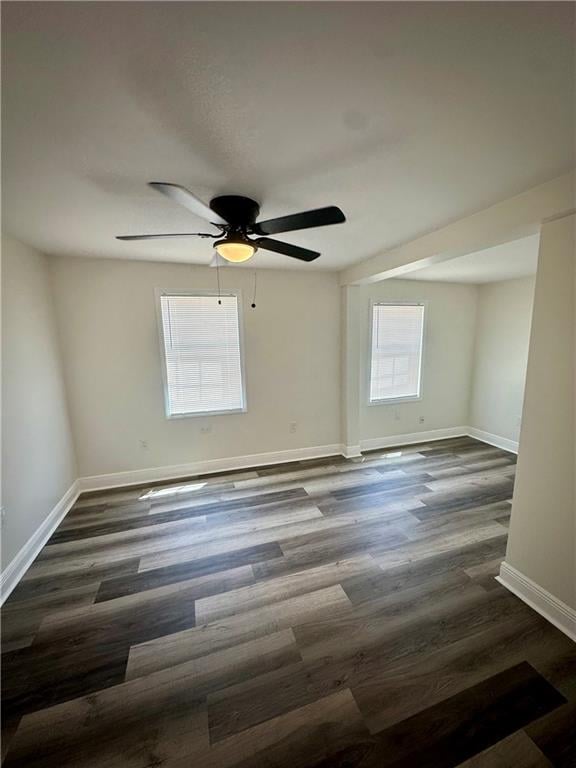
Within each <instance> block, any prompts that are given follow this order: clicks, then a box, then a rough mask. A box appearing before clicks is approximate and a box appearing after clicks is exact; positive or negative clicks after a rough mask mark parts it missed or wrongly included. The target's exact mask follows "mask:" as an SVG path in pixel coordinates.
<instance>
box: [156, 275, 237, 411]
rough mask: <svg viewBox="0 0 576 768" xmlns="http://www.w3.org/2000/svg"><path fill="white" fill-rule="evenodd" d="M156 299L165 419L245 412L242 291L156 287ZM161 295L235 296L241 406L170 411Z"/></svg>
mask: <svg viewBox="0 0 576 768" xmlns="http://www.w3.org/2000/svg"><path fill="white" fill-rule="evenodd" d="M154 293H155V300H156V322H157V326H158V337H159V341H160V365H161V369H162V389H163V394H164V415H165V417H166V419H170V420H171V419H194V418H199V417H200V418H201V417H206V416H228V415H231V414H239V413H247V411H248V401H247V398H246V368H245V364H244V360H245V346H244V317H243V312H242V291H240V290H227V291H220V293H218V292H217V291H182V290H173V291H170V290H166V289H163V288H156V289H155V291H154ZM163 296H168V297H170V296H214V298H218V296H235V297H236V306H237V307H238V342H239V349H240V377H241V386H242V407H241V408H226V409H224V410H209V411H188V412H186V413H170V397H169V392H168V369H167V366H166V346H165V343H164V323H163V318H162V301H161V300H162V297H163Z"/></svg>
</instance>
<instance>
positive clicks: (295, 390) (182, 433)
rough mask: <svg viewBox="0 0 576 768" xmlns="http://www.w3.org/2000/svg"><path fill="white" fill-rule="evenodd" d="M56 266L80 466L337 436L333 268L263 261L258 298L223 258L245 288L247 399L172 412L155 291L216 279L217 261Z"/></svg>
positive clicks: (272, 447)
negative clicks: (226, 410)
mask: <svg viewBox="0 0 576 768" xmlns="http://www.w3.org/2000/svg"><path fill="white" fill-rule="evenodd" d="M52 273H53V281H54V290H55V296H56V298H57V307H58V316H59V322H60V328H61V336H62V345H63V352H64V360H65V373H66V381H67V385H68V390H69V398H70V405H71V414H72V423H73V429H74V435H75V440H76V445H77V454H78V465H79V473H80V475H81V476H91V475H99V474H107V473H112V472H120V471H127V470H135V469H145V468H148V467H163V466H174V465H181V464H188V463H192V462H196V461H204V460H209V459H218V458H227V457H233V456H244V455H246V454H255V453H263V452H268V451H281V450H287V449H296V448H309V447H316V446H331V445H339V443H340V400H339V398H340V371H339V366H340V315H339V312H340V308H339V300H340V289H339V286H338V277H337V275H336V274H334V273H325V272H323V273H321V272H304V271H276V270H263V271H261V272H259V273H258V298H257V308H256V310H252V309H250V303H251V291H252V285H253V272H252V271H251V270H246V269H233V268H232V267H229V268H226V269H222V270H221V271H220V275H221V280H222V287H223V289H226V288H228V289H240V290H242V292H243V309H244V330H245V354H246V361H245V369H246V377H247V381H246V388H247V401H248V411H247V413H245V414H229V415H220V416H211V417H195V418H183V419H172V420H167V419H166V418H165V414H164V402H163V391H162V375H161V366H160V361H161V358H160V345H159V338H158V327H157V317H156V306H155V295H154V291H155V289H156V288H161V289H167V290H177V289H182V290H194V289H199V290H212V289H215V287H216V270H215V269H210V268H208V267H191V266H187V265H182V264H168V263H150V262H141V261H120V260H106V259H75V258H56V259H53V262H52ZM291 422H297V430H296V432H295V433H291V432H290V431H289V427H290V423H291ZM206 426H209V427H211V430H212V431H211V432H210V433H209V434H203V433H202V432H201V429H202V428H203V427H206ZM141 440H144V441H146V442H147V444H148V449H144V448H142V446H141V443H140V441H141Z"/></svg>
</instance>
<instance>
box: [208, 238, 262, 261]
mask: <svg viewBox="0 0 576 768" xmlns="http://www.w3.org/2000/svg"><path fill="white" fill-rule="evenodd" d="M214 248H215V249H216V251H217V252H218V254H219V255H220V256H222V258H223V259H226V261H231V262H233V263H235V264H240V263H241V262H243V261H248V259H251V258H252V256H254V254H255V253H256V246H254V245H253V244H252V243H250V242H248V241H246V240H218V242H216V243H214Z"/></svg>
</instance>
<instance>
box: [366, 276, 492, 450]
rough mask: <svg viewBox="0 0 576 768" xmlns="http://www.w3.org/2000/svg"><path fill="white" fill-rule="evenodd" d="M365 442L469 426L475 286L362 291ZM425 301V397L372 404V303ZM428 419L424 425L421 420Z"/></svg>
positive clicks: (410, 283) (390, 285)
mask: <svg viewBox="0 0 576 768" xmlns="http://www.w3.org/2000/svg"><path fill="white" fill-rule="evenodd" d="M356 291H357V294H356V295H357V311H358V312H359V313H360V323H359V325H360V345H361V346H360V361H361V363H360V439H361V442H362V441H366V440H373V439H376V438H382V437H388V436H393V435H400V434H405V433H414V432H424V431H428V430H433V429H444V428H448V427H463V426H466V425H467V424H468V409H469V401H470V385H471V370H472V355H473V349H474V329H475V319H476V293H477V291H476V286H474V285H457V284H452V283H432V282H425V281H422V282H418V281H414V280H394V279H393V280H385V281H383V282H380V283H373V284H368V285H363V286H360V287H359V288H357V289H356ZM371 300H374V301H424V302H426V309H425V327H424V347H423V359H422V397H421V399H420V400H417V401H414V402H406V403H401V404H390V405H368V375H369V354H370V350H369V324H370V301H371ZM420 417H423V419H424V422H423V423H420V421H419V419H420Z"/></svg>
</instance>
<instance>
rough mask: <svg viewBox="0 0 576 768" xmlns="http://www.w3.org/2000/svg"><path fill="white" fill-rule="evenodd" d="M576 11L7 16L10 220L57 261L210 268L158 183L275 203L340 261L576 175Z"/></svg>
mask: <svg viewBox="0 0 576 768" xmlns="http://www.w3.org/2000/svg"><path fill="white" fill-rule="evenodd" d="M573 14H574V6H573V5H572V4H571V3H552V2H544V3H536V2H534V3H531V2H529V3H522V2H512V3H500V2H498V3H486V4H484V3H468V2H464V3H458V2H450V3H446V4H444V3H367V4H364V3H360V2H354V3H352V2H350V3H247V4H245V3H242V2H237V3H230V4H228V3H219V2H211V3H172V2H169V3H161V2H158V3H156V2H146V3H138V2H130V3H99V2H90V3H74V2H65V3H51V2H48V3H39V4H38V3H32V2H25V3H14V2H10V3H4V4H3V6H2V16H3V37H4V45H3V58H4V62H3V64H4V66H3V102H4V103H3V107H4V109H3V114H4V121H3V182H4V190H3V192H4V195H3V196H4V200H3V210H4V226H5V228H6V229H7V230H8V231H9V232H11V233H12V234H14V235H15V236H16V237H19V238H20V239H22V240H25V241H27V242H29V243H31V244H32V245H35V246H37V247H38V248H40V249H42V250H44V251H45V252H47V253H57V254H71V255H77V256H99V257H113V258H142V259H153V260H168V261H190V262H195V263H204V264H206V263H209V261H210V259H211V256H212V251H211V248H210V245H209V243H208V242H207V241H202V240H200V241H172V242H168V243H162V242H153V243H150V244H142V243H130V244H126V243H119V242H117V241H115V240H114V235H116V234H123V233H131V232H136V233H137V232H155V231H166V232H170V231H179V230H180V231H182V230H184V231H186V230H188V231H194V230H195V229H197V228H202V224H201V222H200V221H199V220H198V219H196V218H195V217H194V216H193V215H192V214H190V213H188V212H187V211H186V210H184V209H181V208H179V207H177V206H176V205H174V204H171V203H170V202H169V201H167V200H165V199H163V198H162V197H160V196H159V195H158V194H156V193H154V192H153V191H151V190H149V189H148V188H147V187H146V181H148V180H161V181H172V182H177V183H180V184H183V185H185V186H187V187H189V188H190V189H192V190H194V191H195V192H196V193H197V194H198V195H200V196H202V197H203V198H204V199H205V200H209V199H210V198H211V197H212V196H214V195H216V194H219V193H241V194H247V195H251V196H254V197H255V198H257V199H258V200H259V201H261V203H262V213H263V216H265V217H267V218H268V217H272V216H276V215H282V214H286V213H292V212H295V211H298V210H302V209H306V208H314V207H319V206H322V205H329V204H335V205H339V206H340V207H341V208H342V209H343V210H344V211H345V213H346V215H347V217H348V222H347V223H346V224H344V225H340V226H336V227H332V228H327V229H324V230H316V231H311V230H310V231H306V232H302V233H297V234H294V235H291V236H289V235H286V236H285V238H286V240H291V241H292V242H295V243H298V244H302V245H304V246H307V247H310V248H314V249H318V250H320V251H322V254H323V255H322V258H321V259H319V260H318V261H317V262H315V264H314V265H311V266H307V265H303V264H301V263H299V262H295V261H292V260H290V259H287V258H285V257H282V256H278V255H274V254H264V253H259V254H257V256H256V257H255V259H254V261H253V262H249V264H256V265H258V266H272V267H300V268H305V269H310V268H328V269H340V268H342V267H344V266H346V265H349V264H351V263H353V262H355V261H359V260H361V259H364V258H367V257H369V256H372V255H374V254H376V253H378V252H381V251H382V250H385V249H387V248H389V247H391V246H394V245H396V244H398V243H401V242H405V241H407V240H410V239H412V238H414V237H415V236H417V235H420V234H422V233H425V232H427V231H430V230H431V229H434V228H436V227H439V226H442V225H444V224H446V223H448V222H449V221H452V220H454V219H457V218H459V217H461V216H464V215H467V214H469V213H471V212H473V211H476V210H479V209H481V208H483V207H485V206H487V205H490V204H492V203H495V202H497V201H498V200H502V199H505V198H506V197H509V196H510V195H513V194H516V193H519V192H521V191H523V190H525V189H527V188H529V187H531V186H534V185H536V184H538V183H541V182H543V181H546V180H548V179H551V178H553V177H555V176H557V175H560V174H561V173H563V172H565V171H566V170H568V169H569V168H570V167H571V166H572V165H573V164H574V161H573V113H572V108H573V96H574V94H573V84H572V79H573V61H572V59H573Z"/></svg>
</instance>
